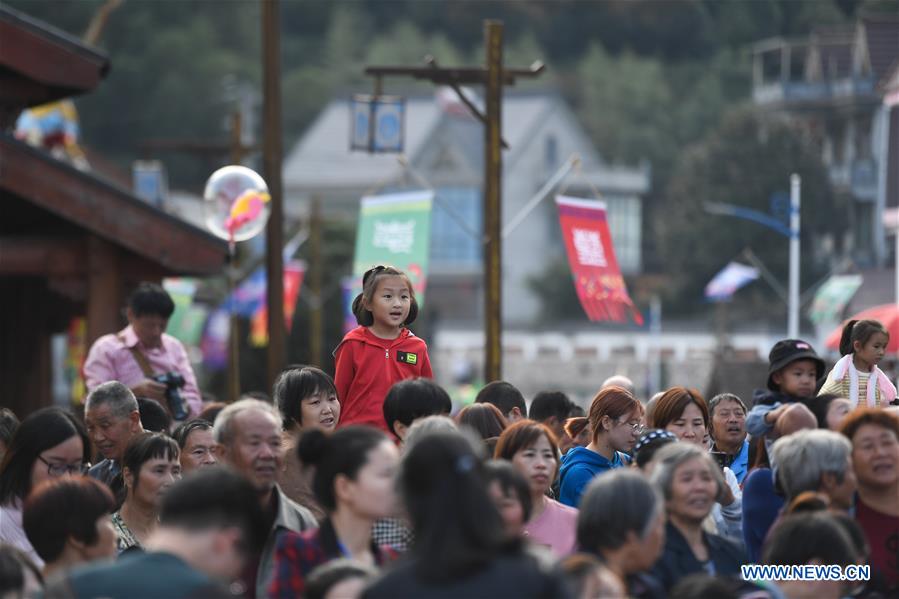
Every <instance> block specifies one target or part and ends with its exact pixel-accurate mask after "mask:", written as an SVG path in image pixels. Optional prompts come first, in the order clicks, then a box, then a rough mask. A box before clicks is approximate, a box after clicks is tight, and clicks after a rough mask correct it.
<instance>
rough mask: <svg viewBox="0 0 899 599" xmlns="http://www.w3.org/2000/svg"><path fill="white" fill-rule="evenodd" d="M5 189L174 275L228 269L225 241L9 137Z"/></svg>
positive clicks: (1, 138) (3, 148) (0, 140)
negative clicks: (225, 265)
mask: <svg viewBox="0 0 899 599" xmlns="http://www.w3.org/2000/svg"><path fill="white" fill-rule="evenodd" d="M0 189H2V190H4V191H7V192H10V193H12V194H14V195H16V196H18V197H19V198H22V199H24V200H25V201H27V202H30V203H31V204H33V205H35V206H37V207H39V208H41V209H43V210H46V211H47V212H50V213H52V214H55V215H57V216H59V217H61V218H62V219H64V220H66V221H68V222H70V223H73V224H75V225H76V226H78V227H80V228H83V229H85V230H86V231H88V232H90V233H93V234H94V235H96V236H97V237H100V238H102V239H105V240H107V241H109V242H111V243H112V244H114V245H117V246H120V247H123V248H126V249H128V250H130V251H132V252H134V253H135V254H137V255H139V256H142V257H144V258H147V259H148V260H150V261H152V262H154V263H156V264H158V265H160V266H161V267H163V268H165V269H166V270H168V271H170V272H171V273H176V274H181V275H211V274H217V273H220V272H221V271H222V268H223V266H224V264H225V258H226V256H227V245H226V243H225V242H224V241H222V240H220V239H218V238H217V237H215V236H213V235H212V234H210V233H208V232H206V231H204V230H202V229H199V228H197V227H194V226H192V225H190V224H188V223H186V222H184V221H182V220H180V219H178V218H176V217H174V216H172V215H170V214H167V213H166V212H163V211H162V210H159V209H158V208H156V207H154V206H151V205H150V204H148V203H146V202H144V201H142V200H141V199H139V198H137V197H135V196H134V195H132V194H131V193H129V192H128V191H125V190H124V189H121V188H119V187H117V186H115V185H113V184H111V183H109V182H107V181H105V180H103V179H100V178H98V177H96V176H95V175H92V174H90V173H87V172H82V171H79V170H78V169H76V168H74V167H72V166H70V165H68V164H66V163H63V162H60V161H58V160H56V159H54V158H52V157H51V156H49V155H47V154H46V153H44V152H42V151H40V150H37V149H35V148H32V147H30V146H28V145H27V144H24V143H22V142H20V141H17V140H15V139H13V138H12V137H10V136H9V135H6V134H0ZM2 211H3V208H2V206H0V212H2Z"/></svg>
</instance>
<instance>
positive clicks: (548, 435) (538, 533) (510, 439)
mask: <svg viewBox="0 0 899 599" xmlns="http://www.w3.org/2000/svg"><path fill="white" fill-rule="evenodd" d="M493 457H495V458H497V459H502V460H509V461H510V462H512V465H513V466H515V468H516V469H517V470H518V472H520V473H521V474H522V475H524V477H525V479H526V480H527V482H528V486H529V488H530V491H531V514H530V518H528V521H527V523H526V524H525V526H524V534H525V536H526V537H527V538H528V539H530V540H531V541H532V542H534V543H535V544H537V545H541V546H544V547H549V549H550V551H552V554H553V557H555V558H556V559H560V558H563V557H565V556H566V555H568V554H570V553H572V552H573V551H574V549H575V545H576V536H577V530H576V529H577V510H576V509H574V508H572V507H569V506H567V505H562V504H561V503H559V502H558V501H553V500H552V499H550V498H549V497H547V496H546V493H547V492H548V491H549V489H550V487H551V486H552V484H553V482H555V480H556V475H557V473H558V471H559V446H558V444H557V443H556V439H555V435H553V432H552V430H550V428H549V427H548V426H546V425H545V424H542V423H539V422H534V421H533V420H521V421H519V422H516V423H515V424H513V425H512V426H510V427H509V428H507V429H506V430H504V431H503V432H502V434H501V435H500V436H499V441H497V443H496V451H495V452H494V456H493Z"/></svg>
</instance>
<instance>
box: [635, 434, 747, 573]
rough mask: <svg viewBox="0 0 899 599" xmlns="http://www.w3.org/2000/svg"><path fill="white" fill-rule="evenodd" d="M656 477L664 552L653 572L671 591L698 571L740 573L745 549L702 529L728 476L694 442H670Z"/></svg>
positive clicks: (657, 458) (661, 454)
mask: <svg viewBox="0 0 899 599" xmlns="http://www.w3.org/2000/svg"><path fill="white" fill-rule="evenodd" d="M654 461H655V463H656V466H655V468H654V470H653V473H652V481H653V483H654V484H655V485H656V486H657V487H658V489H659V491H661V493H662V495H663V496H664V498H665V508H666V511H667V513H668V523H667V525H666V527H665V550H664V551H663V552H662V556H661V557H660V558H659V560H658V561H657V562H656V564H655V566H654V567H653V575H654V576H655V578H656V579H657V580H658V581H659V582H661V583H662V585H663V586H664V587H665V588H666V589H667V590H669V591H670V590H671V588H672V587H673V586H674V585H675V584H677V582H678V581H679V580H680V579H681V578H683V577H685V576H687V575H689V574H695V573H706V574H709V575H712V576H738V575H739V574H740V566H741V565H742V564H743V563H745V562H746V559H745V557H744V554H743V551H742V550H741V549H740V548H739V547H737V546H736V545H734V544H733V543H731V542H730V541H728V540H726V539H724V538H723V537H720V536H718V535H715V534H711V533H709V532H706V531H705V530H703V527H702V523H703V520H705V519H706V517H707V516H708V515H709V513H711V511H712V508H713V507H714V505H715V502H716V501H717V500H718V499H719V498H720V497H721V495H722V493H723V492H724V485H725V482H724V477H723V476H722V475H721V470H720V469H719V468H718V466H717V465H716V464H715V462H714V461H713V460H712V458H711V456H710V455H709V454H708V452H705V451H703V450H702V449H701V448H700V447H699V446H697V445H695V444H693V443H683V442H680V443H672V444H670V445H667V446H665V447H663V448H662V449H661V450H659V452H658V453H657V454H656V456H655V458H654Z"/></svg>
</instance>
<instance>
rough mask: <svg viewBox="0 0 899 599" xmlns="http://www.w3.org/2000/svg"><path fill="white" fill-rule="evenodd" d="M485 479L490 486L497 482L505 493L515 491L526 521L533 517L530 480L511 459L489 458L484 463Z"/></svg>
mask: <svg viewBox="0 0 899 599" xmlns="http://www.w3.org/2000/svg"><path fill="white" fill-rule="evenodd" d="M484 480H485V481H486V482H487V486H488V488H489V487H490V484H491V483H493V482H496V483H497V484H498V485H499V489H500V491H502V492H503V495H509V494H510V493H514V494H515V497H517V498H518V503H520V504H521V511H522V513H523V514H524V520H523V521H524V522H527V521H528V520H530V519H531V512H532V511H533V509H534V506H533V500H532V499H531V489H530V487H529V486H528V481H527V480H525V478H524V476H523V475H522V474H521V472H519V471H518V469H517V468H516V467H515V466H513V465H512V462H510V461H509V460H489V461H488V462H487V463H486V464H484Z"/></svg>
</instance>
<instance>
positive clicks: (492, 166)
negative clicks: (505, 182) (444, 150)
mask: <svg viewBox="0 0 899 599" xmlns="http://www.w3.org/2000/svg"><path fill="white" fill-rule="evenodd" d="M484 45H485V47H486V65H487V66H486V67H456V68H443V67H438V66H437V62H436V60H435V59H434V58H433V57H428V58H427V59H426V62H427V63H428V65H427V66H424V67H404V66H369V67H366V68H365V74H366V75H370V76H372V77H374V78H375V93H374V95H375V96H377V95H378V94H380V93H381V87H382V82H381V79H382V78H383V77H388V76H394V77H395V76H404V77H412V78H413V79H422V80H425V81H431V82H432V83H434V84H436V85H448V86H450V87H452V88H453V89H454V90H456V93H458V94H459V97H460V99H461V100H462V102H463V103H464V104H465V105H466V106H467V107H468V109H469V110H470V111H471V112H472V114H474V116H475V117H477V118H478V120H480V121H481V122H482V123H483V124H484V212H483V213H484V320H485V322H484V329H485V345H484V380H485V381H495V380H499V379H501V378H502V197H503V194H502V165H503V159H502V150H503V149H504V148H508V146H507V145H506V144H505V142H504V141H503V135H502V92H503V86H505V85H514V84H515V80H516V78H518V77H536V76H538V75H540V74H541V73H542V72H543V70H544V69H545V66H544V65H543V63H541V62H539V61H537V62H534V63H533V64H532V65H531V66H530V67H529V68H527V69H507V68H505V67H504V66H503V24H502V22H501V21H494V20H487V21H484ZM473 84H475V85H477V84H480V85H483V86H484V89H485V90H486V93H485V96H486V97H485V104H486V114H482V113H481V112H480V111H479V110H478V109H477V107H475V106H474V105H473V104H472V103H471V102H469V101H467V99H466V98H465V97H464V96H463V95H462V93H461V90H460V88H459V86H460V85H473Z"/></svg>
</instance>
